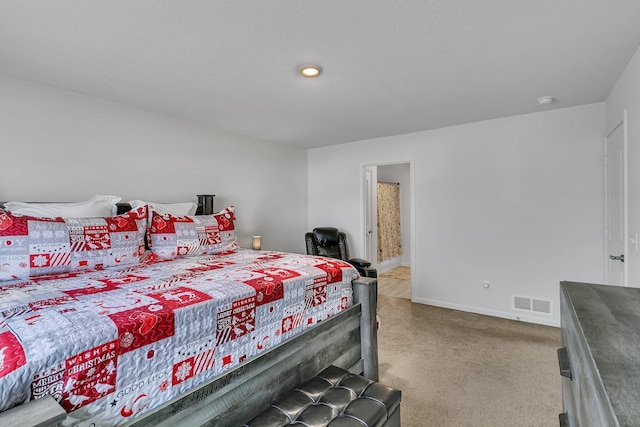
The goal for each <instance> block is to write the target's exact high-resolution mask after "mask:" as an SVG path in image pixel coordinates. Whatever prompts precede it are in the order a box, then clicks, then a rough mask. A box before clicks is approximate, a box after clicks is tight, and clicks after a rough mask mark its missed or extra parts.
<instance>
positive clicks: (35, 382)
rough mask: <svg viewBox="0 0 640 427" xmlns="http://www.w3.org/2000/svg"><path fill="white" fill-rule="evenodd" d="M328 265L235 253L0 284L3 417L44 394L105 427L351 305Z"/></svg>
mask: <svg viewBox="0 0 640 427" xmlns="http://www.w3.org/2000/svg"><path fill="white" fill-rule="evenodd" d="M356 277H357V272H356V270H355V269H353V267H351V266H350V265H349V264H347V263H345V262H342V261H339V260H334V259H331V258H320V257H312V256H307V255H294V254H288V253H282V252H258V251H251V250H238V251H235V252H231V253H225V254H220V255H212V256H198V257H189V258H177V259H174V260H171V261H152V262H148V263H145V264H136V265H132V266H125V267H114V268H109V269H104V270H99V271H92V272H86V273H78V274H64V275H52V276H44V277H37V278H32V279H30V280H14V281H8V282H0V411H2V410H6V409H8V408H11V407H13V406H16V405H19V404H21V403H23V402H27V401H29V400H32V399H37V398H39V397H42V396H45V395H52V396H53V397H54V398H55V399H56V400H57V401H58V402H59V403H60V405H62V407H63V408H64V409H65V410H66V411H67V412H69V413H70V415H69V418H70V420H68V422H65V425H82V426H85V425H86V426H88V425H95V426H111V425H118V424H122V423H125V422H128V421H130V420H132V419H134V418H135V417H136V416H138V415H140V414H142V413H144V412H145V411H148V410H149V409H152V408H155V407H157V406H159V405H160V404H162V403H164V402H167V401H168V400H170V399H172V398H174V397H176V396H178V395H180V394H182V393H184V392H185V391H187V390H189V389H191V388H193V387H194V386H197V385H199V384H201V383H203V382H204V381H207V380H209V379H211V378H213V377H215V376H217V375H219V374H221V373H223V372H224V371H226V370H228V369H229V368H231V367H233V366H236V365H238V364H239V363H240V362H242V361H244V360H245V359H247V358H249V357H252V356H255V355H257V354H259V353H261V352H264V351H266V350H268V349H269V348H270V347H273V346H274V345H276V344H278V343H280V342H281V341H282V340H284V339H286V338H289V337H291V336H293V335H295V334H297V333H299V332H301V331H303V330H304V329H306V328H308V327H310V326H313V325H314V324H316V323H317V322H319V321H321V320H323V319H326V318H328V317H330V316H332V315H334V314H336V313H338V312H340V311H341V310H344V309H345V308H347V307H349V306H351V305H352V301H353V293H352V287H351V281H352V280H353V279H354V278H356Z"/></svg>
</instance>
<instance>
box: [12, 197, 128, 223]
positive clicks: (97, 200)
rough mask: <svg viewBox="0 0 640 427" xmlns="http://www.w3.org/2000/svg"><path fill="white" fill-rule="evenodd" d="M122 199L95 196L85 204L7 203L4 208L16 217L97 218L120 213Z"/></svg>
mask: <svg viewBox="0 0 640 427" xmlns="http://www.w3.org/2000/svg"><path fill="white" fill-rule="evenodd" d="M121 199H122V197H117V196H93V197H92V198H91V199H89V200H86V201H84V202H74V203H28V202H15V201H12V202H7V203H5V204H4V208H5V209H6V210H8V211H9V212H11V213H12V214H15V215H29V216H36V217H40V218H58V217H62V218H95V217H107V216H112V215H116V214H117V213H118V206H117V205H116V203H118V202H119V201H120V200H121Z"/></svg>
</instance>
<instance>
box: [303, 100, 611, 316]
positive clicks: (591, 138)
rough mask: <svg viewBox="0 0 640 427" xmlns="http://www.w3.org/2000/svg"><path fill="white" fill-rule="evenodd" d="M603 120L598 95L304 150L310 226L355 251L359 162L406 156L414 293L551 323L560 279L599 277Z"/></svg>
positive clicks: (359, 250) (359, 248)
mask: <svg viewBox="0 0 640 427" xmlns="http://www.w3.org/2000/svg"><path fill="white" fill-rule="evenodd" d="M603 129H604V103H597V104H591V105H585V106H580V107H575V108H567V109H558V110H551V111H545V112H540V113H535V114H528V115H521V116H514V117H507V118H501V119H496V120H488V121H483V122H477V123H470V124H466V125H462V126H455V127H449V128H443V129H437V130H433V131H428V132H419V133H413V134H407V135H399V136H393V137H389V138H380V139H375V140H367V141H358V142H354V143H349V144H342V145H337V146H329V147H323V148H317V149H312V150H309V153H308V163H309V224H315V223H324V224H335V225H336V226H337V227H339V228H343V229H345V230H346V231H347V233H348V234H349V235H350V236H352V237H353V238H352V239H351V241H352V245H351V246H352V248H353V255H354V256H362V254H363V253H364V250H363V238H361V236H362V235H363V234H362V233H363V228H364V226H363V218H364V214H363V212H364V211H363V207H362V198H363V197H362V194H363V178H362V175H363V173H362V169H363V165H370V164H382V163H403V162H406V159H413V165H414V168H413V178H412V179H413V181H414V189H413V191H414V194H413V195H412V196H413V198H414V208H413V209H414V210H415V211H414V222H415V226H414V227H413V231H412V236H411V237H412V241H413V243H412V261H411V266H412V279H413V285H412V296H413V300H414V301H415V302H419V303H427V304H433V305H438V306H443V307H450V308H455V309H460V310H466V311H474V312H477V313H482V314H489V315H495V316H499V317H507V318H513V319H516V318H519V319H521V320H523V321H531V322H536V323H542V324H550V325H556V326H557V325H559V290H558V289H559V282H560V281H561V280H572V281H583V282H595V283H599V282H601V281H602V279H603V262H602V257H603V256H604V255H603V239H602V226H601V225H602V221H603V209H602V206H603V180H602V174H603V164H602V136H603ZM327 170H331V171H332V173H331V174H328V173H326V171H327ZM328 206H329V207H330V208H327V207H328ZM484 281H487V282H489V288H488V289H487V288H484V287H483V282H484ZM513 296H524V297H530V298H535V299H543V300H548V301H551V310H552V314H551V315H547V314H540V313H536V312H529V311H521V310H517V309H514V308H513Z"/></svg>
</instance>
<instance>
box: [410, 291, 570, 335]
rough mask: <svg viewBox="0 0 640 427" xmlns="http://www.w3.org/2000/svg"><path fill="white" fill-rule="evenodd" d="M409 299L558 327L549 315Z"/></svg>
mask: <svg viewBox="0 0 640 427" xmlns="http://www.w3.org/2000/svg"><path fill="white" fill-rule="evenodd" d="M411 301H412V302H416V303H419V304H426V305H433V306H435V307H442V308H449V309H452V310H459V311H466V312H469V313H476V314H483V315H486V316H493V317H501V318H503V319H510V320H517V321H520V322H526V323H536V324H538V325H545V326H553V327H556V328H559V327H560V321H559V320H555V319H552V318H549V317H534V316H527V315H524V316H523V315H522V314H520V313H509V312H506V311H497V310H487V309H484V308H479V307H472V306H467V305H461V304H451V303H448V302H443V301H436V300H431V299H426V298H415V297H412V298H411Z"/></svg>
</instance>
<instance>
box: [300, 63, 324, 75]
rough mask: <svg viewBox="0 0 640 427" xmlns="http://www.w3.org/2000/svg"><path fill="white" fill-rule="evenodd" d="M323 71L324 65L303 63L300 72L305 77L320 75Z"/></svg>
mask: <svg viewBox="0 0 640 427" xmlns="http://www.w3.org/2000/svg"><path fill="white" fill-rule="evenodd" d="M320 73H322V67H320V66H319V65H303V66H302V67H300V74H302V75H303V76H304V77H318V76H319V75H320Z"/></svg>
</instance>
